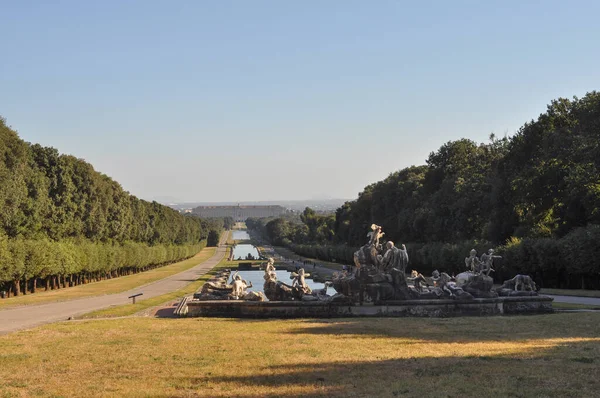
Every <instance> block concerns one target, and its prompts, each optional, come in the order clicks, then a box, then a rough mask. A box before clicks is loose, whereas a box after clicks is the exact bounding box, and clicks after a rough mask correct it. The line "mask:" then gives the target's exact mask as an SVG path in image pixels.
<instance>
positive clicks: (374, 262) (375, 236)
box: [354, 224, 384, 268]
mask: <svg viewBox="0 0 600 398" xmlns="http://www.w3.org/2000/svg"><path fill="white" fill-rule="evenodd" d="M383 235H384V233H383V232H381V227H380V226H379V225H376V224H372V225H371V232H369V233H368V234H367V237H368V238H369V242H368V243H367V244H366V245H364V246H362V247H361V248H360V249H358V251H357V252H355V253H354V264H355V265H356V267H357V268H361V267H363V266H369V265H370V266H375V267H377V266H378V265H379V259H380V258H379V253H380V252H381V245H380V244H379V239H381V237H383Z"/></svg>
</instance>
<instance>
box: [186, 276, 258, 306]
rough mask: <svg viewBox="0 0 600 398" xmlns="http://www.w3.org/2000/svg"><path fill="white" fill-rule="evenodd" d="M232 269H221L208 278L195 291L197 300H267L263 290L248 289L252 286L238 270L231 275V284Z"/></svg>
mask: <svg viewBox="0 0 600 398" xmlns="http://www.w3.org/2000/svg"><path fill="white" fill-rule="evenodd" d="M230 274H231V271H230V270H229V269H226V270H223V271H220V272H219V273H218V274H217V275H215V276H213V277H212V278H211V279H210V280H208V281H207V282H206V283H205V284H204V285H202V288H200V290H199V291H198V292H196V293H194V299H196V300H250V301H265V300H266V297H265V295H264V294H263V293H261V292H253V291H250V290H247V289H248V288H249V287H252V283H249V282H247V281H245V280H243V279H242V277H241V276H240V275H239V273H238V272H237V271H236V272H235V273H234V274H233V275H232V277H231V279H232V280H231V284H229V283H227V281H228V280H229V276H230Z"/></svg>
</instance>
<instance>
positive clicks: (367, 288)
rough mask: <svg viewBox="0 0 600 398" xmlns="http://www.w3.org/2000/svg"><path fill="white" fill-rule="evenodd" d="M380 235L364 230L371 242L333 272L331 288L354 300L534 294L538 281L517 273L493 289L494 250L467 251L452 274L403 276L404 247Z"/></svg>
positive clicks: (375, 230)
mask: <svg viewBox="0 0 600 398" xmlns="http://www.w3.org/2000/svg"><path fill="white" fill-rule="evenodd" d="M384 235H385V234H384V233H383V231H382V228H381V227H380V226H378V225H375V224H373V225H372V226H371V231H370V232H369V234H368V235H367V237H368V239H369V241H368V242H367V244H365V245H364V246H362V247H361V248H360V249H359V250H358V251H356V253H354V264H355V266H356V268H355V271H354V272H343V273H340V274H336V275H335V276H334V279H333V287H334V289H335V290H336V291H337V292H339V293H342V294H343V295H344V296H346V297H348V299H349V300H350V301H352V302H359V303H364V302H374V303H379V302H382V301H390V300H419V299H442V298H451V299H458V300H471V299H473V298H494V297H498V296H532V295H537V288H536V285H535V283H534V282H533V281H532V279H531V277H529V276H527V275H517V276H515V278H513V279H510V280H508V281H506V282H504V284H503V285H502V286H501V287H500V288H498V289H494V288H493V287H494V286H493V285H494V281H493V279H492V277H491V276H490V273H491V272H493V271H494V268H493V266H494V260H495V259H499V258H501V257H500V256H497V255H495V254H494V250H493V249H490V250H488V252H487V253H484V254H483V255H482V256H481V257H477V252H476V251H475V250H471V252H470V254H469V256H468V257H466V258H465V266H466V270H465V272H462V273H460V274H458V275H457V276H456V277H452V276H450V275H448V274H447V273H446V272H439V271H437V270H436V271H434V272H433V273H432V275H431V277H429V278H427V277H425V276H423V275H422V274H420V273H419V272H417V271H415V270H413V271H412V273H411V275H410V276H409V277H407V276H406V268H407V265H408V253H407V251H406V247H405V246H404V245H402V247H401V248H398V247H396V245H395V244H394V242H392V241H387V242H386V243H385V245H382V244H380V240H381V239H382V238H383V236H384Z"/></svg>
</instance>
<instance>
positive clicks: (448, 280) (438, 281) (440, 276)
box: [432, 270, 473, 300]
mask: <svg viewBox="0 0 600 398" xmlns="http://www.w3.org/2000/svg"><path fill="white" fill-rule="evenodd" d="M434 272H436V273H437V275H436V276H437V277H436V276H432V278H433V280H434V282H435V286H436V287H435V289H434V292H435V294H436V295H437V296H438V297H441V296H443V295H448V296H450V297H452V298H456V299H460V300H470V299H473V296H472V295H471V294H470V293H468V292H465V291H464V290H463V289H462V288H461V287H460V286H458V285H457V284H456V282H453V281H452V277H451V276H450V275H448V274H447V273H445V272H442V273H439V272H437V270H436V271H434Z"/></svg>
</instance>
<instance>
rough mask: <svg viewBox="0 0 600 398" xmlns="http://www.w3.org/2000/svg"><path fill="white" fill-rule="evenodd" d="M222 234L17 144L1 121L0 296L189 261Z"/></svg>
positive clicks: (65, 160)
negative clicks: (69, 280)
mask: <svg viewBox="0 0 600 398" xmlns="http://www.w3.org/2000/svg"><path fill="white" fill-rule="evenodd" d="M222 226H223V220H220V221H207V220H201V219H199V218H195V217H190V216H184V215H181V214H180V213H179V212H177V211H175V210H173V209H171V208H169V207H167V206H163V205H161V204H159V203H157V202H147V201H144V200H140V199H138V198H136V197H135V196H133V195H130V194H129V193H128V192H126V191H125V190H123V188H122V187H121V186H120V185H119V184H118V183H117V182H116V181H114V180H112V179H111V178H110V177H108V176H106V175H104V174H102V173H99V172H97V171H95V170H94V168H93V167H92V165H90V164H89V163H87V162H86V161H84V160H82V159H78V158H76V157H74V156H70V155H61V154H60V153H59V152H58V151H57V150H56V149H54V148H49V147H43V146H41V145H38V144H29V143H27V142H25V141H23V140H22V139H20V138H19V136H18V134H17V133H16V131H14V130H12V129H11V128H10V127H9V126H8V125H7V124H6V122H5V120H4V119H2V118H0V290H7V289H9V288H10V289H11V290H12V292H14V293H15V294H19V292H21V291H23V290H25V291H27V290H35V288H36V286H35V284H36V283H37V282H38V281H43V282H44V283H47V282H48V280H55V279H61V278H65V277H67V276H68V277H72V278H74V279H75V280H78V279H81V278H84V279H85V275H88V277H87V279H89V278H94V277H101V275H112V276H115V275H117V274H120V273H122V272H130V271H131V270H140V269H146V268H148V267H151V266H156V265H160V264H164V263H165V262H169V261H174V260H178V259H181V258H185V257H189V256H191V255H193V254H194V253H195V252H197V251H198V250H200V248H201V247H202V244H203V243H202V242H203V241H205V240H206V239H207V237H208V234H209V232H210V231H211V230H213V231H216V233H217V234H218V233H219V232H220V229H221V228H222ZM128 270H129V271H128ZM90 275H96V276H93V277H92V276H90ZM48 278H49V279H48ZM31 281H33V282H31ZM30 283H33V286H31V285H30ZM72 283H75V282H72Z"/></svg>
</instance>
